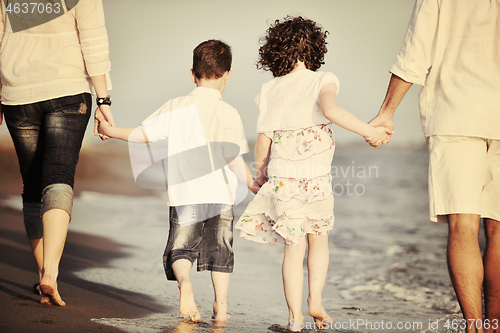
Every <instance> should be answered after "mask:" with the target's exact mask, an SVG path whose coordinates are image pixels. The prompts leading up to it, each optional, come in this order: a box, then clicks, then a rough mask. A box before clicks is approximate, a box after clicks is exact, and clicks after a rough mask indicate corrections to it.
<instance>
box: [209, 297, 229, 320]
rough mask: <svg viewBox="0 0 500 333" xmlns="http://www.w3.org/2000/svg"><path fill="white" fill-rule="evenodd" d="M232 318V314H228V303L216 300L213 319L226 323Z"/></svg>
mask: <svg viewBox="0 0 500 333" xmlns="http://www.w3.org/2000/svg"><path fill="white" fill-rule="evenodd" d="M230 319H231V316H230V315H228V314H227V304H226V303H218V302H214V312H213V313H212V320H213V321H214V322H216V323H225V322H226V321H228V320H230Z"/></svg>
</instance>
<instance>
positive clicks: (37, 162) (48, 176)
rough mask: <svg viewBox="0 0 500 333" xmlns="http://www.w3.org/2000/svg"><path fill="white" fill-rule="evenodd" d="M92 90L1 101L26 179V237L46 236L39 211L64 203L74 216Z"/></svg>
mask: <svg viewBox="0 0 500 333" xmlns="http://www.w3.org/2000/svg"><path fill="white" fill-rule="evenodd" d="M91 107H92V98H91V95H90V94H88V93H82V94H78V95H74V96H65V97H60V98H55V99H51V100H46V101H42V102H36V103H32V104H26V105H2V112H3V113H4V115H5V122H6V123H7V127H8V129H9V132H10V135H11V137H12V141H13V142H14V146H15V148H16V153H17V158H18V160H19V166H20V169H21V176H22V179H23V185H24V186H23V195H22V197H23V212H24V223H25V227H26V234H27V236H28V238H31V239H39V238H42V237H43V226H42V220H41V216H42V215H43V214H44V213H45V212H46V211H48V210H50V209H54V208H58V209H63V210H65V211H66V212H68V214H69V215H70V216H71V215H72V207H73V184H74V177H75V170H76V164H77V163H78V157H79V154H80V148H81V146H82V141H83V136H84V134H85V129H86V128H87V124H88V121H89V118H90V115H91Z"/></svg>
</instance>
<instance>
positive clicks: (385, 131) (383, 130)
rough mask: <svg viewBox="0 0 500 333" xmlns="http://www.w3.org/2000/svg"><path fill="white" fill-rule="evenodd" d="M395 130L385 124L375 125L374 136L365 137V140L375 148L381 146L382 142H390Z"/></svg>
mask: <svg viewBox="0 0 500 333" xmlns="http://www.w3.org/2000/svg"><path fill="white" fill-rule="evenodd" d="M393 134H394V131H393V130H391V129H389V128H387V127H383V126H378V127H374V134H373V137H364V138H365V141H366V142H367V143H369V144H370V146H372V147H374V148H378V147H380V146H381V145H382V144H386V143H388V142H389V140H390V138H391V136H392V135H393Z"/></svg>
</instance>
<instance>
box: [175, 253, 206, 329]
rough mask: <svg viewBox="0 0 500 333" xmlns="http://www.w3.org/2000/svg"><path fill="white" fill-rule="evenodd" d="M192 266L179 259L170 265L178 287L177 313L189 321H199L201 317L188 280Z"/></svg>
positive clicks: (185, 260) (189, 262) (188, 262)
mask: <svg viewBox="0 0 500 333" xmlns="http://www.w3.org/2000/svg"><path fill="white" fill-rule="evenodd" d="M192 266H193V264H191V261H189V260H187V259H179V260H177V261H175V262H174V263H173V264H172V270H173V271H174V274H175V278H176V279H177V283H178V286H179V293H180V294H179V312H180V314H181V316H182V317H184V318H187V319H189V320H191V321H200V320H201V316H200V313H199V312H198V307H197V306H196V303H195V301H194V294H193V285H192V284H191V281H190V280H189V273H190V272H191V267H192Z"/></svg>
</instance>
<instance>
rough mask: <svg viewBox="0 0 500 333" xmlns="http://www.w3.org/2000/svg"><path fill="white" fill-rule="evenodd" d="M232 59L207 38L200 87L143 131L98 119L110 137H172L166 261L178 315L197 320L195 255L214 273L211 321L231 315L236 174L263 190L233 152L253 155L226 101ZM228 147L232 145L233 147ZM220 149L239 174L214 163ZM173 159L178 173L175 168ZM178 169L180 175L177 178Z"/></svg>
mask: <svg viewBox="0 0 500 333" xmlns="http://www.w3.org/2000/svg"><path fill="white" fill-rule="evenodd" d="M231 61H232V55H231V48H230V47H229V46H228V45H227V44H225V43H223V42H221V41H218V40H208V41H205V42H203V43H201V44H200V45H198V46H197V47H196V48H195V49H194V51H193V68H192V69H191V78H192V80H193V82H194V83H195V84H196V88H195V89H194V90H193V91H192V92H191V93H190V94H189V95H187V96H183V97H179V98H175V99H172V100H169V101H168V102H167V103H165V104H164V105H163V106H162V107H161V108H160V109H159V110H157V111H156V112H155V113H153V114H152V115H151V116H150V117H148V118H147V119H146V120H145V121H144V122H143V123H142V124H141V129H142V130H139V129H137V128H119V127H112V126H110V125H109V124H108V123H107V122H106V121H105V120H104V119H102V117H97V120H98V121H99V122H100V124H99V132H100V133H101V135H105V136H109V137H111V138H116V139H122V140H125V141H130V142H155V141H158V140H161V139H165V138H168V154H169V156H170V157H169V160H168V161H167V164H168V191H169V192H168V194H169V201H170V205H171V207H170V231H169V235H168V241H167V246H166V249H165V253H164V255H163V264H164V268H165V273H166V275H167V279H168V280H177V283H178V287H179V290H180V297H179V310H180V314H181V316H183V317H185V318H188V319H190V320H192V321H199V320H201V317H200V314H199V312H198V309H197V306H196V303H195V301H194V296H193V291H192V284H191V282H190V280H189V273H190V271H191V267H192V264H193V262H194V261H195V260H198V262H197V266H198V267H197V268H198V271H202V270H210V271H211V276H212V282H213V287H214V293H215V301H214V304H213V316H212V319H214V320H216V321H219V322H224V321H226V320H228V319H229V316H228V314H227V304H226V301H227V292H228V287H229V273H231V272H232V271H233V262H234V256H233V251H232V243H233V226H232V222H233V211H232V204H234V199H233V198H234V196H235V190H234V186H233V187H232V188H231V186H230V185H231V184H233V185H234V183H235V182H234V180H236V179H235V178H234V174H235V175H236V176H237V177H238V178H239V179H240V180H241V181H242V182H243V183H244V184H246V186H247V187H248V188H249V189H250V190H251V191H252V192H254V193H256V192H257V191H258V189H259V185H258V184H257V182H256V181H255V179H254V178H253V176H252V175H251V173H250V170H249V168H248V166H247V165H246V163H245V162H244V161H243V159H242V158H241V155H239V154H238V153H237V152H236V154H235V153H234V148H235V147H239V149H236V151H238V150H239V151H240V153H241V154H244V153H247V152H248V144H247V142H246V139H245V133H244V131H243V124H242V122H241V119H240V117H239V115H238V113H237V111H236V110H235V109H234V108H233V107H231V106H230V105H229V104H227V103H225V102H223V101H222V93H223V92H224V89H225V87H226V83H227V81H228V79H229V76H230V74H231ZM198 129H199V130H198ZM200 132H202V133H200ZM207 143H208V144H207ZM214 143H215V144H214ZM231 146H232V148H233V149H229V148H231ZM217 147H219V148H217ZM190 148H195V149H191V150H190ZM205 148H206V150H205ZM216 150H218V151H221V152H222V155H223V157H225V158H226V161H227V163H228V166H229V169H231V171H232V172H234V174H232V173H231V172H225V170H224V169H225V168H226V167H225V166H223V167H220V166H219V167H218V170H216V169H217V168H214V165H221V163H220V162H219V163H218V164H217V161H218V160H217V158H216V157H217V156H214V154H216V153H217V152H216ZM174 151H175V152H177V155H175V156H177V159H175V156H173V153H174ZM205 151H207V152H208V154H207V155H206V157H207V158H206V159H208V165H211V169H210V170H209V171H213V172H208V174H207V172H205V173H203V171H201V173H200V170H201V169H203V167H200V165H201V164H203V161H202V160H203V158H202V157H203V156H205V155H204V154H203V152H205ZM229 151H233V152H232V153H231V152H229ZM193 152H194V153H193ZM182 154H184V155H182ZM219 155H220V154H219ZM179 156H180V158H179ZM176 163H177V164H178V165H177V170H174V169H175V168H174V167H175V164H176ZM179 164H180V166H179ZM224 165H225V163H224ZM205 166H206V165H205ZM186 170H187V171H186ZM205 171H206V169H205ZM227 171H229V170H227ZM173 174H175V175H176V177H177V179H173V178H175V177H173V176H172V175H173ZM231 179H233V181H232V180H231ZM181 180H182V181H181ZM200 184H201V185H200ZM230 188H231V189H230ZM228 189H230V190H228Z"/></svg>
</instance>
